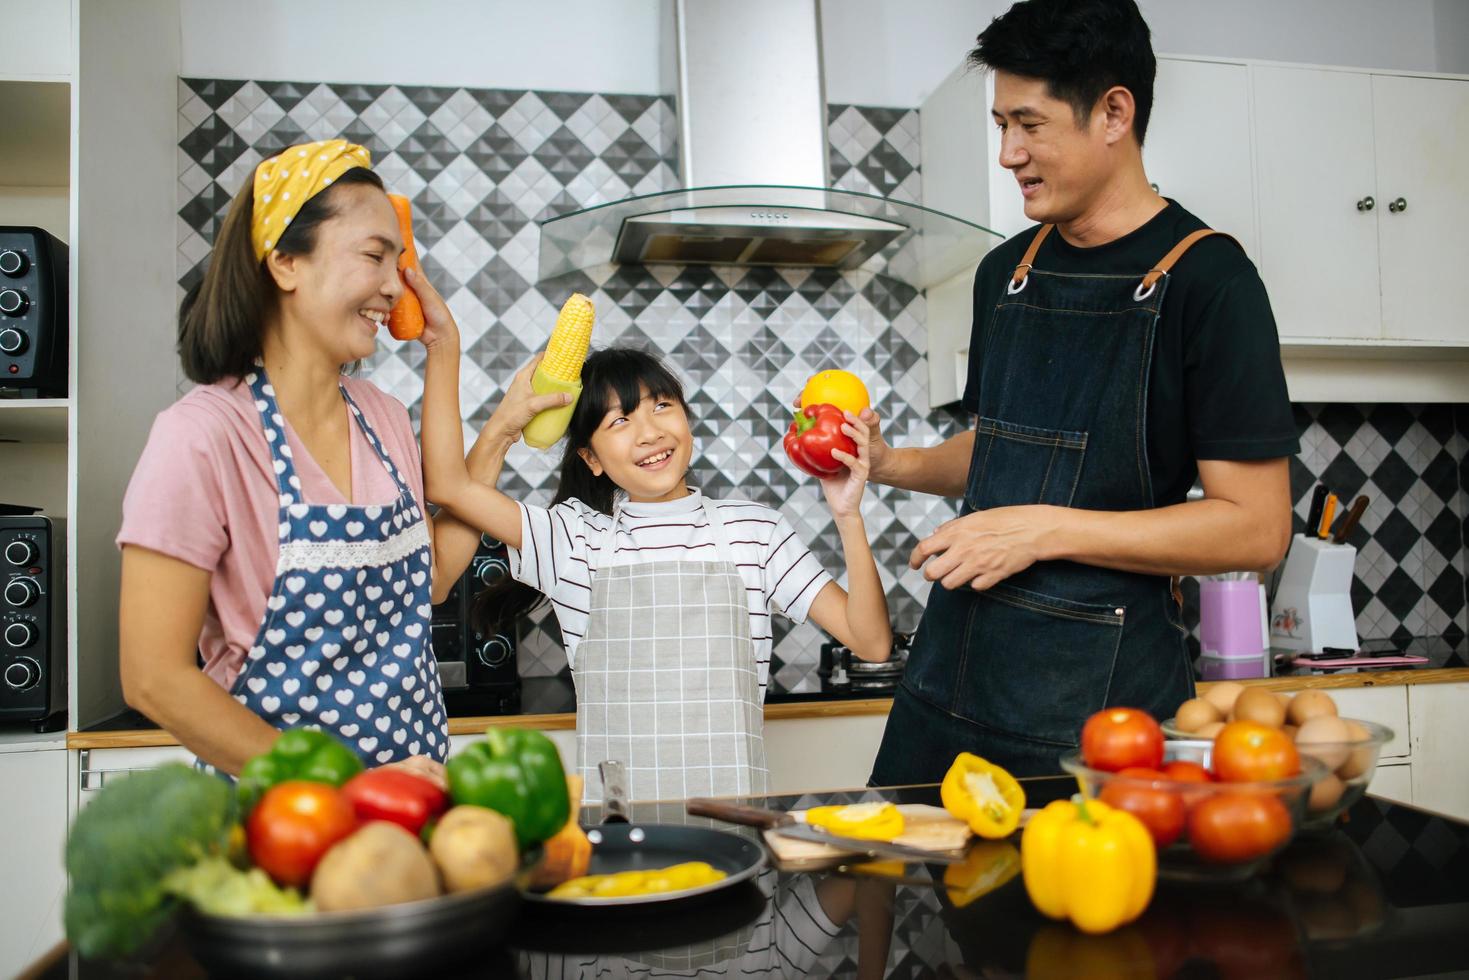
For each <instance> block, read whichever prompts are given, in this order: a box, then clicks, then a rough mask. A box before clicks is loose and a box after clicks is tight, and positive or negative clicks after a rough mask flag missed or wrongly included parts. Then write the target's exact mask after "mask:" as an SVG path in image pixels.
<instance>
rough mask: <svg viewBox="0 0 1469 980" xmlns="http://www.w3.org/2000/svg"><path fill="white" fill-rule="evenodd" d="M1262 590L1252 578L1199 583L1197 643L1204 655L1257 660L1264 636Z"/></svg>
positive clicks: (1227, 658)
mask: <svg viewBox="0 0 1469 980" xmlns="http://www.w3.org/2000/svg"><path fill="white" fill-rule="evenodd" d="M1263 595H1264V593H1263V591H1262V586H1261V585H1260V583H1259V582H1257V581H1255V580H1254V579H1245V580H1243V581H1226V582H1219V581H1208V580H1206V581H1203V582H1200V583H1199V645H1200V646H1201V647H1202V652H1203V654H1204V656H1206V657H1217V658H1220V659H1223V660H1245V659H1254V660H1259V659H1260V658H1262V657H1263V656H1264V654H1265V650H1266V648H1267V647H1268V646H1269V641H1268V640H1267V639H1266V636H1265V613H1264V609H1263V605H1262V604H1263V602H1264V599H1263Z"/></svg>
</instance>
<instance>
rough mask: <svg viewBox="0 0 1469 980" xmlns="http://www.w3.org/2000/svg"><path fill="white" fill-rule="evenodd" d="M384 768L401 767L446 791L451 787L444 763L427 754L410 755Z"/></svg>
mask: <svg viewBox="0 0 1469 980" xmlns="http://www.w3.org/2000/svg"><path fill="white" fill-rule="evenodd" d="M382 768H384V769H401V770H403V771H404V772H406V773H408V774H409V775H411V776H418V777H419V778H420V779H426V780H428V781H429V782H431V783H433V784H434V785H435V786H437V787H438V788H439V789H441V790H444V791H445V792H447V791H448V789H449V777H448V775H446V774H445V772H444V764H443V763H442V762H439V761H438V760H437V759H430V758H429V757H428V756H426V755H410V756H409V757H408V758H406V759H400V760H399V761H397V762H390V763H388V764H387V765H385V766H383V767H382Z"/></svg>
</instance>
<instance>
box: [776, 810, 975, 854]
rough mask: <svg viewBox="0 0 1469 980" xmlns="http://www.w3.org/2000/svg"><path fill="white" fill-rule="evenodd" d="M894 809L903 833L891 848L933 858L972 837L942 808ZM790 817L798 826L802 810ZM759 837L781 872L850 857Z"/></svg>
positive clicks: (781, 839) (797, 842)
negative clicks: (899, 813)
mask: <svg viewBox="0 0 1469 980" xmlns="http://www.w3.org/2000/svg"><path fill="white" fill-rule="evenodd" d="M897 806H898V809H899V810H901V811H902V812H903V833H902V835H901V836H900V837H897V838H895V839H894V841H893V843H895V844H905V845H907V846H908V847H917V848H921V849H923V850H925V851H933V852H934V853H935V854H950V853H954V852H956V851H962V850H963V849H964V848H965V847H966V846H967V845H968V844H969V838H970V837H972V836H973V834H974V832H973V831H971V830H970V829H969V825H968V824H967V823H965V822H964V821H962V820H959V819H958V818H956V817H954V816H951V815H950V814H949V812H948V811H947V810H945V809H944V808H943V807H938V806H930V805H928V804H926V803H899V804H898V805H897ZM791 816H792V817H794V818H795V819H796V820H797V821H798V822H799V823H805V822H806V811H804V810H792V811H791ZM763 835H764V839H765V845H766V846H767V847H768V848H770V853H771V855H772V856H773V857H774V858H775V863H776V866H777V867H779V868H782V869H789V870H795V869H796V868H798V867H800V868H806V867H817V866H830V865H835V864H840V863H842V862H843V861H844V860H846V859H847V858H850V857H851V856H852V853H853V852H851V851H845V850H842V849H841V848H839V847H832V846H831V845H830V844H818V843H816V842H815V841H805V840H796V839H795V838H792V837H782V836H780V834H778V833H776V832H775V831H773V830H766V831H763Z"/></svg>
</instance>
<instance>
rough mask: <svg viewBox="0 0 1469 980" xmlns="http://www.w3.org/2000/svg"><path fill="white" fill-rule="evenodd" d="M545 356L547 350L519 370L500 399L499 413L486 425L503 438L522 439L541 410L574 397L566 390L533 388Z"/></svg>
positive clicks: (556, 406) (558, 405) (564, 403)
mask: <svg viewBox="0 0 1469 980" xmlns="http://www.w3.org/2000/svg"><path fill="white" fill-rule="evenodd" d="M544 356H545V354H544V353H542V354H537V355H536V356H535V357H533V358H531V359H530V360H529V361H527V362H526V364H525V366H524V367H522V368H521V369H520V370H519V371H517V372H515V380H513V381H511V382H510V387H509V388H507V389H506V390H505V397H504V398H502V399H500V404H499V405H498V406H497V407H496V408H495V414H493V415H491V416H490V421H489V422H487V423H486V425H485V427H486V428H487V429H493V430H494V431H495V432H497V433H499V434H500V435H501V436H502V437H503V438H505V439H508V440H509V441H510V442H515V441H516V440H518V439H519V438H520V433H521V430H523V429H524V428H525V427H526V426H527V425H530V420H531V419H533V418H535V417H536V416H537V415H539V414H540V413H541V412H544V411H545V410H546V409H548V408H560V407H562V406H563V405H568V404H570V403H571V396H570V395H568V394H566V393H565V392H557V393H555V394H551V395H538V394H536V391H535V389H534V388H533V387H531V378H532V376H534V375H535V373H536V365H538V364H540V363H541V358H542V357H544Z"/></svg>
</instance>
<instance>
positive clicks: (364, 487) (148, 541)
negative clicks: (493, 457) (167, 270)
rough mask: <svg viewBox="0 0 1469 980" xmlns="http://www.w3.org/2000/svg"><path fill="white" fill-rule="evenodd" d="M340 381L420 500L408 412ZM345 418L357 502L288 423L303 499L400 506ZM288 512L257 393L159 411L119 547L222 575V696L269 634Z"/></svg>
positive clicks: (215, 633) (219, 394)
mask: <svg viewBox="0 0 1469 980" xmlns="http://www.w3.org/2000/svg"><path fill="white" fill-rule="evenodd" d="M343 383H344V384H345V385H346V386H347V391H348V393H349V394H351V396H352V399H353V400H354V401H355V402H356V403H357V407H358V408H360V409H362V414H363V415H364V416H365V417H366V419H367V421H368V424H369V425H371V426H372V429H373V431H374V432H376V433H377V437H378V440H379V441H380V442H382V444H383V448H384V449H385V450H386V451H387V453H388V455H389V456H390V457H391V458H392V460H393V463H394V464H395V465H396V466H397V467H398V472H400V473H401V474H403V479H404V480H406V481H407V482H408V487H409V489H410V490H412V491H413V495H414V497H415V499H416V500H417V501H418V502H419V504H420V505H422V502H423V465H422V462H421V458H420V456H419V449H418V440H417V439H416V438H414V435H413V426H412V424H411V423H410V421H409V419H408V411H407V410H406V409H405V408H404V407H403V405H402V403H401V402H399V401H397V400H396V399H394V398H393V397H391V396H390V395H387V394H385V393H384V392H382V391H380V390H379V389H378V388H377V387H375V386H374V385H373V384H372V383H371V382H368V381H363V380H360V379H357V378H343ZM342 411H343V412H346V411H347V409H346V405H345V403H344V404H343V407H342ZM348 423H349V424H348V431H349V432H350V433H351V453H352V500H350V501H348V500H344V499H343V498H342V495H341V493H340V492H339V491H338V490H337V488H336V486H335V485H334V484H333V483H332V481H331V479H330V478H329V477H328V476H327V475H326V473H325V471H323V470H322V469H321V467H320V466H318V465H317V464H316V461H315V460H313V459H312V458H311V456H310V454H309V453H307V451H306V449H305V448H304V447H303V446H302V445H301V440H300V439H298V438H297V437H296V433H295V431H294V430H293V429H292V428H291V426H290V423H289V422H287V423H286V426H285V430H286V439H287V441H288V443H289V445H290V447H291V454H292V455H291V458H292V462H294V463H295V465H296V474H297V475H298V476H299V477H300V478H301V492H302V496H303V497H304V498H305V502H306V503H309V504H345V503H354V504H390V503H392V502H393V501H394V500H396V499H397V497H398V488H397V485H396V484H394V483H393V479H392V477H391V476H389V475H388V472H387V470H386V469H385V468H384V467H383V465H382V463H381V462H380V461H379V460H378V457H377V454H376V453H375V452H373V449H372V446H371V445H370V444H369V443H368V441H367V439H366V437H365V436H363V434H362V429H361V428H360V427H359V426H358V425H357V422H356V420H355V419H352V418H351V416H350V415H349V416H348ZM279 506H280V498H279V492H278V490H277V487H276V482H275V472H274V470H273V469H272V466H271V457H270V449H269V447H268V445H267V444H266V441H265V432H264V430H263V429H262V428H261V425H260V413H259V412H258V411H256V409H255V401H254V399H253V398H252V397H251V395H250V388H249V386H248V385H245V384H242V383H237V382H233V381H225V382H221V383H219V384H212V385H201V386H199V387H197V388H195V389H194V390H192V391H190V392H189V393H188V394H187V395H185V396H184V397H183V398H180V399H179V400H178V401H177V402H175V403H174V404H173V405H171V406H169V407H168V408H166V409H164V410H163V411H162V412H160V413H159V415H158V418H157V419H156V420H155V421H154V423H153V431H152V432H151V433H150V434H149V436H148V445H147V446H146V447H144V449H143V455H142V457H141V458H140V459H139V460H138V465H137V468H136V469H135V470H133V478H132V481H131V482H130V483H129V484H128V489H127V494H126V495H125V496H124V497H123V502H122V529H121V530H120V531H119V532H118V535H117V544H118V546H119V547H121V546H122V545H129V544H132V545H139V546H141V547H144V548H148V549H151V550H153V551H157V552H161V553H162V554H165V555H168V556H169V557H171V558H177V559H179V560H180V561H185V562H188V563H189V564H190V565H194V566H196V567H198V568H202V569H204V570H205V571H208V572H212V573H213V578H212V579H210V582H209V609H208V611H207V612H206V613H205V616H204V629H203V631H202V632H201V633H200V635H199V649H200V651H201V652H202V653H203V655H204V672H205V673H206V674H208V675H209V676H210V677H212V678H214V680H215V681H217V682H218V683H219V684H220V686H222V687H224V688H225V689H229V688H230V687H231V686H232V685H233V684H234V681H235V677H236V676H237V675H238V674H239V672H240V667H241V665H242V664H243V663H244V660H245V655H246V654H247V653H248V652H249V649H250V644H251V643H252V642H253V641H254V639H255V635H256V634H257V633H258V632H259V630H260V623H261V621H262V619H263V618H264V615H265V602H266V600H267V599H269V598H270V590H271V586H272V584H273V583H274V582H275V564H276V557H277V554H278V553H279V550H280V549H279V545H278V543H277V537H276V535H277V523H278V511H279Z"/></svg>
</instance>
